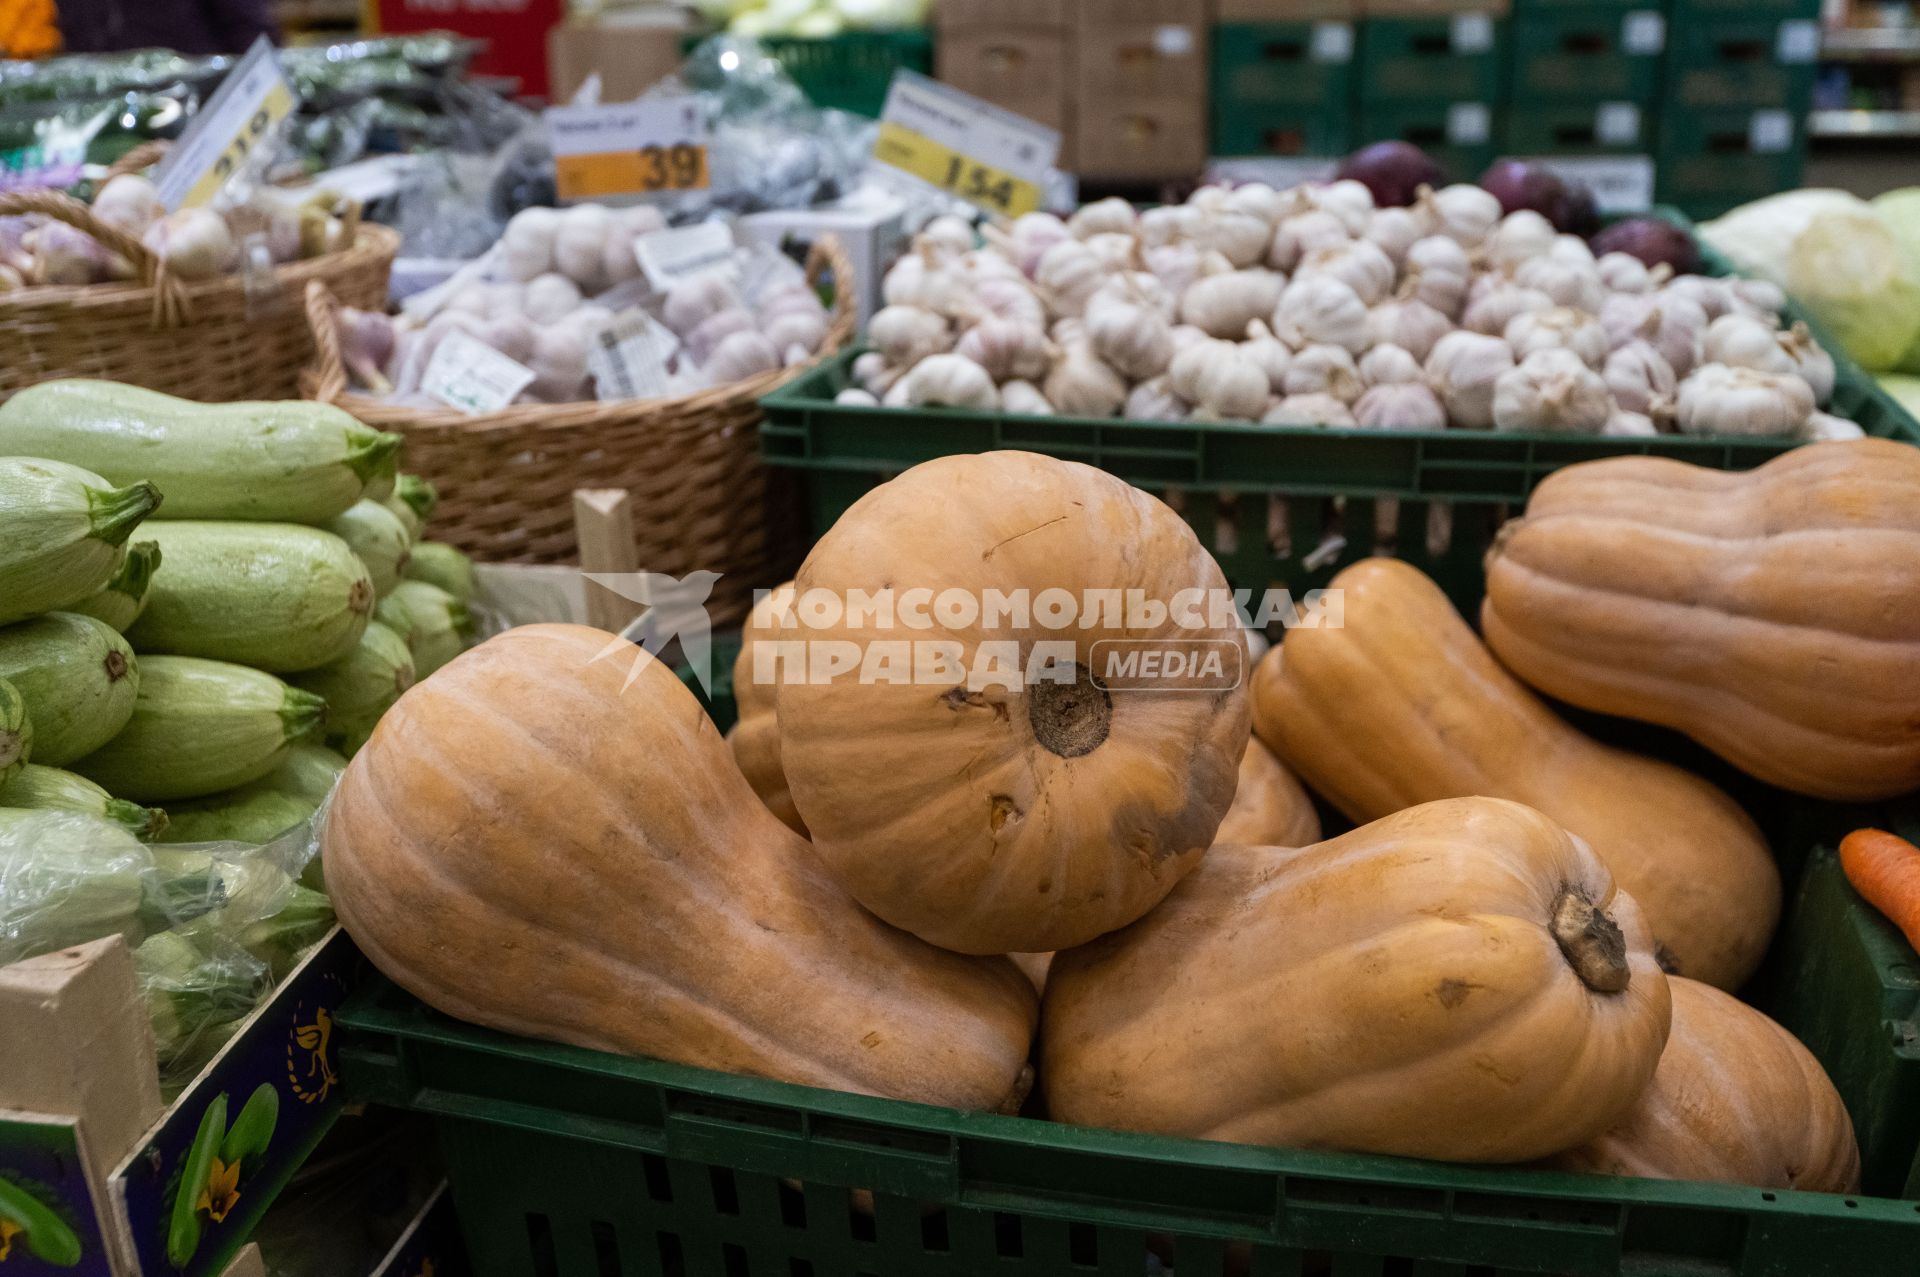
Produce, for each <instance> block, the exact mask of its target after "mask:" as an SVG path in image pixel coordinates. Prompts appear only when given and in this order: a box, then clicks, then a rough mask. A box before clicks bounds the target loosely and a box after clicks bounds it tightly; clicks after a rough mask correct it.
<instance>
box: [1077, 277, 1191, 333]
mask: <svg viewBox="0 0 1920 1277" xmlns="http://www.w3.org/2000/svg"><path fill="white" fill-rule="evenodd" d="M1106 302H1124V303H1126V304H1128V305H1137V306H1149V307H1152V308H1153V309H1154V310H1157V311H1159V312H1160V314H1162V315H1164V316H1165V317H1166V319H1167V321H1168V322H1169V323H1171V322H1172V321H1173V319H1174V317H1175V316H1176V315H1177V314H1178V313H1179V310H1180V302H1179V299H1178V298H1177V297H1175V296H1174V294H1173V293H1172V292H1171V291H1169V290H1168V288H1167V286H1166V285H1165V284H1163V283H1161V282H1160V277H1159V276H1158V275H1155V274H1153V273H1152V272H1150V271H1143V270H1130V271H1121V272H1120V273H1119V274H1117V275H1110V276H1108V277H1107V281H1106V282H1105V283H1104V284H1102V285H1100V287H1098V288H1096V289H1094V290H1093V296H1091V297H1089V298H1087V313H1088V314H1089V315H1091V314H1092V313H1093V311H1094V310H1095V309H1096V308H1097V307H1099V306H1100V305H1102V304H1103V303H1106Z"/></svg>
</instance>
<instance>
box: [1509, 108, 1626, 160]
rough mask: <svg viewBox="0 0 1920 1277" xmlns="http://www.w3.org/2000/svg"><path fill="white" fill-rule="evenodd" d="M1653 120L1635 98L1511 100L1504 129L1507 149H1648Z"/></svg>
mask: <svg viewBox="0 0 1920 1277" xmlns="http://www.w3.org/2000/svg"><path fill="white" fill-rule="evenodd" d="M1653 130H1654V125H1653V121H1652V119H1651V118H1649V112H1647V111H1646V110H1644V109H1643V108H1642V107H1641V106H1640V104H1639V103H1637V102H1515V103H1512V104H1511V105H1509V106H1508V108H1507V116H1506V128H1505V130H1504V133H1503V137H1504V139H1505V140H1504V145H1503V147H1502V152H1503V154H1507V155H1647V154H1650V153H1651V152H1652V150H1653V145H1654V132H1653Z"/></svg>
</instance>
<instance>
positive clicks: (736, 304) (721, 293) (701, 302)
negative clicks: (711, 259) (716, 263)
mask: <svg viewBox="0 0 1920 1277" xmlns="http://www.w3.org/2000/svg"><path fill="white" fill-rule="evenodd" d="M533 211H534V210H533V209H528V210H527V212H529V213H531V212H533ZM744 307H745V303H743V302H742V301H741V300H740V294H739V293H737V292H735V291H734V287H733V285H732V284H730V283H728V282H727V281H726V280H724V279H722V278H720V277H719V276H718V275H713V274H706V275H695V276H693V277H692V278H691V279H683V280H681V281H680V282H679V283H677V284H675V285H674V286H673V287H672V288H670V289H668V290H667V300H666V301H665V303H664V304H663V308H662V310H661V312H660V313H661V317H662V318H663V319H665V320H666V321H667V327H669V328H671V329H672V330H673V331H674V334H675V335H676V336H679V337H685V336H686V335H687V334H688V333H690V332H692V331H693V330H694V329H695V328H698V327H699V326H700V324H701V321H703V320H705V319H707V318H708V317H709V316H712V315H714V314H717V313H718V312H720V311H723V310H740V309H744Z"/></svg>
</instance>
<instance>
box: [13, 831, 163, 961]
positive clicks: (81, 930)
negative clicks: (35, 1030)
mask: <svg viewBox="0 0 1920 1277" xmlns="http://www.w3.org/2000/svg"><path fill="white" fill-rule="evenodd" d="M153 869H154V863H153V853H152V851H151V850H149V849H148V848H147V846H146V845H145V844H143V843H141V842H140V841H139V840H138V839H136V838H135V837H134V836H133V835H132V834H130V833H128V832H127V831H126V830H125V829H122V828H121V827H120V826H119V825H116V824H114V823H113V822H112V821H109V820H106V819H103V818H101V817H99V816H92V815H87V814H85V813H81V812H68V811H38V810H35V811H25V810H18V809H14V808H0V966H5V965H6V964H8V963H10V962H18V961H20V960H21V959H22V958H32V957H37V956H38V955H40V954H43V953H52V952H54V951H55V950H56V949H64V948H66V947H68V946H69V945H76V944H84V943H86V942H87V941H89V940H99V939H102V938H103V937H106V936H110V935H121V936H125V937H126V938H127V942H128V943H129V944H137V943H138V942H139V940H140V938H141V936H142V934H143V933H144V931H145V929H146V926H147V917H146V916H145V915H143V906H145V905H146V904H147V903H148V896H147V892H148V884H149V880H150V878H151V876H152V874H153Z"/></svg>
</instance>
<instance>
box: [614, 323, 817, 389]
mask: <svg viewBox="0 0 1920 1277" xmlns="http://www.w3.org/2000/svg"><path fill="white" fill-rule="evenodd" d="M584 358H585V357H584V356H582V359H583V360H584ZM778 367H780V352H779V351H777V350H775V349H774V347H773V343H772V342H770V341H768V340H767V339H766V338H765V337H764V336H762V335H761V334H759V333H757V332H753V331H751V330H749V331H747V332H738V333H728V334H727V335H726V336H725V337H722V338H721V339H720V344H719V345H717V346H715V347H714V348H713V354H712V355H710V356H709V357H708V358H707V362H705V363H704V364H701V365H700V373H701V375H702V376H703V377H704V378H705V379H706V382H707V384H708V385H709V386H728V385H732V384H733V383H734V382H736V381H745V380H746V379H747V378H749V377H754V376H758V375H759V374H760V373H763V372H772V371H773V370H774V369H776V368H778Z"/></svg>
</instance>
